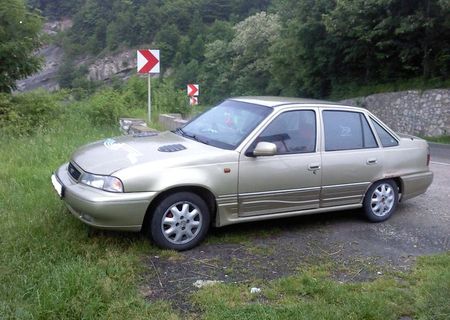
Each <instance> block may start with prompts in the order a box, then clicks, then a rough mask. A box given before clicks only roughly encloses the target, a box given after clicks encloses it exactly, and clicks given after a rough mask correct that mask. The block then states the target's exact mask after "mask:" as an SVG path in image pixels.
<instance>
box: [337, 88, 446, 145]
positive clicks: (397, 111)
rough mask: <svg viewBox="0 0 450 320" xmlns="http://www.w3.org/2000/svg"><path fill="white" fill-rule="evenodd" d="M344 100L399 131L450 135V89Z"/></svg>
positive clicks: (414, 91) (384, 94)
mask: <svg viewBox="0 0 450 320" xmlns="http://www.w3.org/2000/svg"><path fill="white" fill-rule="evenodd" d="M341 102H342V103H345V104H350V105H354V106H358V107H364V108H366V109H368V110H369V111H370V112H372V113H373V114H375V115H376V116H377V117H378V118H380V119H381V120H382V121H383V122H385V123H386V124H387V125H388V126H389V127H390V128H392V129H393V130H395V131H397V132H401V133H407V134H413V135H420V136H440V135H448V134H450V89H434V90H426V91H418V90H410V91H402V92H391V93H380V94H373V95H370V96H367V97H361V98H355V99H348V100H343V101H341Z"/></svg>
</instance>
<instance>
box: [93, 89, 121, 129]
mask: <svg viewBox="0 0 450 320" xmlns="http://www.w3.org/2000/svg"><path fill="white" fill-rule="evenodd" d="M85 112H86V114H87V115H88V116H89V117H90V119H91V121H92V122H93V123H95V124H97V123H98V124H101V125H114V124H118V123H119V118H120V117H123V116H124V113H125V101H124V98H123V96H122V95H121V94H120V93H119V92H117V91H115V90H113V89H110V88H107V89H102V90H100V91H98V92H96V93H95V94H94V95H93V96H92V97H90V98H89V99H88V100H87V103H86V110H85Z"/></svg>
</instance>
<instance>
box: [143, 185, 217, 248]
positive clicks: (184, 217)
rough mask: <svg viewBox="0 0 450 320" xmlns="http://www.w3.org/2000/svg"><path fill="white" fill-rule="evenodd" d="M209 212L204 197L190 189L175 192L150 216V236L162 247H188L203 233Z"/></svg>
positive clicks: (194, 244) (199, 239)
mask: <svg viewBox="0 0 450 320" xmlns="http://www.w3.org/2000/svg"><path fill="white" fill-rule="evenodd" d="M209 224H210V214H209V210H208V206H207V205H206V203H205V201H204V200H203V199H202V198H201V197H199V196H198V195H196V194H194V193H190V192H179V193H174V194H172V195H170V196H168V197H167V198H165V199H164V200H162V201H161V202H160V203H159V204H158V206H157V207H156V210H155V212H154V214H153V217H152V219H151V226H150V231H151V237H152V239H153V241H154V242H155V243H156V244H157V245H158V246H159V247H161V248H165V249H173V250H179V251H182V250H188V249H191V248H193V247H195V246H196V245H197V244H199V243H200V242H201V241H202V240H203V239H204V238H205V236H206V233H207V232H208V229H209Z"/></svg>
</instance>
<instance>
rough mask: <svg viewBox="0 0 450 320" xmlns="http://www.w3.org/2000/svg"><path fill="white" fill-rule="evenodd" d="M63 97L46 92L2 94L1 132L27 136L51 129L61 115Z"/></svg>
mask: <svg viewBox="0 0 450 320" xmlns="http://www.w3.org/2000/svg"><path fill="white" fill-rule="evenodd" d="M63 95H64V93H60V94H52V93H49V92H46V91H44V90H36V91H32V92H28V93H23V94H17V95H11V94H0V130H1V131H3V134H4V133H9V134H15V135H27V134H30V133H32V132H34V131H36V130H42V129H45V128H48V127H51V125H52V122H53V121H55V120H57V119H58V118H59V116H60V114H61V104H60V102H59V100H60V99H61V98H62V96H63Z"/></svg>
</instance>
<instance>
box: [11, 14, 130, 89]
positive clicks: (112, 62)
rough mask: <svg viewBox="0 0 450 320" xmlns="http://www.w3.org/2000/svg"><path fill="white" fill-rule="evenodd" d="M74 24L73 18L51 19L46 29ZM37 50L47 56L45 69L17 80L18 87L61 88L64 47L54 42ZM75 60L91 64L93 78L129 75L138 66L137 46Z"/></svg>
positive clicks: (53, 30) (52, 32) (54, 31)
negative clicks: (111, 53) (59, 76)
mask: <svg viewBox="0 0 450 320" xmlns="http://www.w3.org/2000/svg"><path fill="white" fill-rule="evenodd" d="M72 24H73V23H72V20H70V19H63V20H61V21H52V22H47V23H45V24H44V28H43V32H44V33H47V34H49V35H55V34H57V33H58V32H61V31H64V30H67V29H69V28H71V27H72ZM36 54H37V55H39V56H42V57H43V58H44V60H45V62H44V66H43V68H42V70H41V71H39V72H38V73H35V74H33V75H31V76H29V77H28V78H26V79H23V80H20V81H17V83H16V85H17V91H29V90H34V89H37V88H44V89H46V90H50V91H53V90H57V89H59V84H58V81H57V75H58V69H59V66H60V65H61V62H62V59H63V56H64V51H63V49H62V48H61V47H58V46H56V45H53V44H51V45H46V46H44V47H42V48H41V49H40V50H39V51H38V52H37V53H36ZM75 64H76V66H77V67H80V66H82V65H87V66H88V74H87V78H88V79H89V80H93V81H108V80H110V79H111V78H112V77H113V76H114V77H117V78H119V79H127V78H129V77H130V75H131V74H133V73H135V70H136V50H131V49H129V50H126V51H122V52H119V53H117V54H113V55H111V56H107V57H102V58H98V59H96V58H95V57H92V56H87V57H83V58H82V59H81V60H78V61H76V62H75Z"/></svg>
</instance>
